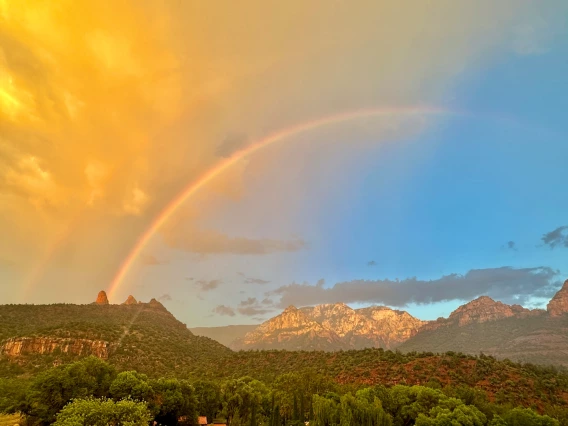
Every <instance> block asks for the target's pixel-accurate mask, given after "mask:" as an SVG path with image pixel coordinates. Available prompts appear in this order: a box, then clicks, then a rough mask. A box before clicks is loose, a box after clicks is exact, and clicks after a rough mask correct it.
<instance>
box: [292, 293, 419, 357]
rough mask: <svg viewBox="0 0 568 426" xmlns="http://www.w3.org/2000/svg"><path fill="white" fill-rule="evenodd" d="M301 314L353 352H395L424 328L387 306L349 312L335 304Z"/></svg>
mask: <svg viewBox="0 0 568 426" xmlns="http://www.w3.org/2000/svg"><path fill="white" fill-rule="evenodd" d="M301 310H302V312H304V313H306V315H308V316H309V317H310V318H312V319H313V320H314V321H317V322H318V323H320V324H321V325H323V326H324V327H326V328H328V329H329V330H332V331H334V332H335V333H336V334H337V335H338V336H339V337H341V338H342V339H343V340H344V342H345V343H346V344H348V345H349V347H351V348H355V349H360V348H368V347H376V348H385V349H392V348H395V347H396V346H397V345H399V344H400V343H402V342H404V341H405V340H407V339H408V338H410V337H411V336H413V335H414V334H416V333H417V332H418V329H419V328H420V327H421V326H422V324H423V321H420V320H419V319H417V318H414V317H413V316H412V315H410V314H409V313H408V312H403V311H396V310H393V309H390V308H388V307H386V306H371V307H369V308H363V309H352V308H350V307H349V306H347V305H345V304H344V303H336V304H327V305H317V306H314V307H306V308H302V309H301Z"/></svg>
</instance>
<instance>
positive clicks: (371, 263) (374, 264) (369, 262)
mask: <svg viewBox="0 0 568 426" xmlns="http://www.w3.org/2000/svg"><path fill="white" fill-rule="evenodd" d="M367 266H377V262H375V261H374V260H370V261H368V262H367Z"/></svg>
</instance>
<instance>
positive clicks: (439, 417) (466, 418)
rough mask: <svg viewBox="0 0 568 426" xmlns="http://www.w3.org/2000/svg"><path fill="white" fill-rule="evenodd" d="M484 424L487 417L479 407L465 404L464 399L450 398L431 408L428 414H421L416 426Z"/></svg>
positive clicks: (475, 425)
mask: <svg viewBox="0 0 568 426" xmlns="http://www.w3.org/2000/svg"><path fill="white" fill-rule="evenodd" d="M454 424H455V425H467V426H484V425H485V424H487V417H485V414H483V413H482V412H481V411H479V410H478V409H477V408H475V407H474V406H471V405H465V404H464V403H463V401H461V400H459V399H455V398H450V399H448V400H447V401H443V402H442V403H441V405H439V406H436V407H434V408H432V409H431V410H430V413H429V414H428V415H425V414H422V413H421V414H419V415H418V418H417V419H416V426H445V425H454Z"/></svg>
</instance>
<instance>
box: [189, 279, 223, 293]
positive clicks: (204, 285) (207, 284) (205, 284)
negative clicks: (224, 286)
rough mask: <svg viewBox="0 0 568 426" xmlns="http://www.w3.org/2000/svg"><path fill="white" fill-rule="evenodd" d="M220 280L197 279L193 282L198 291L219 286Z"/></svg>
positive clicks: (209, 289)
mask: <svg viewBox="0 0 568 426" xmlns="http://www.w3.org/2000/svg"><path fill="white" fill-rule="evenodd" d="M222 282H223V281H221V280H209V281H207V280H198V281H196V282H195V284H196V285H197V286H198V287H199V291H211V290H214V289H216V288H217V287H219V284H221V283H222Z"/></svg>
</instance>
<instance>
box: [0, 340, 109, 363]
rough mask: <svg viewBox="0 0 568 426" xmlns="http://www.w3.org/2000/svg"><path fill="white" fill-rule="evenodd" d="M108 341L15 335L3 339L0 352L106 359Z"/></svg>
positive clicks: (15, 354) (8, 354)
mask: <svg viewBox="0 0 568 426" xmlns="http://www.w3.org/2000/svg"><path fill="white" fill-rule="evenodd" d="M109 349H110V343H109V342H105V341H102V340H89V339H65V338H53V337H15V338H10V339H7V340H6V341H4V343H3V344H2V346H1V347H0V353H2V354H3V355H6V356H8V357H18V356H21V355H27V354H40V355H45V354H52V353H55V352H60V353H63V354H68V355H76V356H87V355H95V356H97V357H99V358H102V359H108V356H109Z"/></svg>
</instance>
